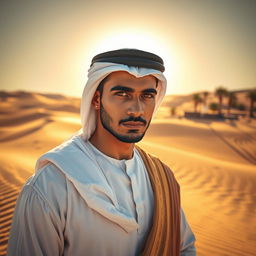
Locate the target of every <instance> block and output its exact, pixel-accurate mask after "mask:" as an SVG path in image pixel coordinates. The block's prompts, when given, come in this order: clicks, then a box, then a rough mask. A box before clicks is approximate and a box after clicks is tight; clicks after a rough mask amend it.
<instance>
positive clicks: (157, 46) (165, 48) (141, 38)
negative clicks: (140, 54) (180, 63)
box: [91, 29, 176, 77]
mask: <svg viewBox="0 0 256 256" xmlns="http://www.w3.org/2000/svg"><path fill="white" fill-rule="evenodd" d="M121 48H136V49H140V50H144V51H149V52H152V53H155V54H157V55H159V56H160V57H161V58H162V59H163V60H164V64H165V67H166V72H165V75H166V76H168V77H171V76H172V74H173V72H175V66H176V60H175V59H174V54H172V53H173V52H172V48H171V46H170V45H166V44H165V42H164V41H163V40H161V39H160V38H159V37H157V36H156V35H153V34H152V33H149V32H144V31H136V30H134V29H125V32H112V33H110V32H108V33H105V34H102V35H101V37H100V38H98V40H97V41H96V42H95V44H94V45H93V46H92V48H91V49H92V51H91V53H92V56H95V55H96V54H98V53H101V52H104V51H110V50H116V49H121Z"/></svg>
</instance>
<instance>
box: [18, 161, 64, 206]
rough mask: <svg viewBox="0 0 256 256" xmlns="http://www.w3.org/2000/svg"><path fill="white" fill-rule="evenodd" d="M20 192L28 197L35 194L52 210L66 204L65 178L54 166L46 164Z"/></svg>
mask: <svg viewBox="0 0 256 256" xmlns="http://www.w3.org/2000/svg"><path fill="white" fill-rule="evenodd" d="M22 192H24V193H25V192H26V193H28V194H30V196H31V194H37V196H39V197H40V199H41V200H42V201H44V202H45V203H47V204H49V206H51V207H52V208H59V207H62V206H63V205H64V204H66V196H65V195H66V193H67V181H66V177H65V175H64V174H63V173H62V172H61V171H60V170H59V169H58V168H57V167H56V166H55V165H54V164H52V163H48V164H47V165H45V166H44V167H43V168H41V169H40V170H38V171H37V172H36V174H35V175H34V176H32V177H31V178H29V180H28V181H27V182H26V184H25V186H24V188H23V191H22ZM22 192H21V193H22Z"/></svg>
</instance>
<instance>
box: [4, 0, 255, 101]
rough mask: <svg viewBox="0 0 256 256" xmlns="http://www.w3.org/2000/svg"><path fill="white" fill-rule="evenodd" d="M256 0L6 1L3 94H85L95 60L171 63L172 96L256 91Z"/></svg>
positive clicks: (167, 72) (169, 90) (167, 76)
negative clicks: (112, 53) (143, 55)
mask: <svg viewBox="0 0 256 256" xmlns="http://www.w3.org/2000/svg"><path fill="white" fill-rule="evenodd" d="M255 13H256V1H255V0H158V1H151V0H141V1H139V0H129V1H122V0H119V1H114V0H105V1H100V0H84V1H78V0H73V1H71V0H70V1H65V0H62V1H49V0H34V1H32V0H31V1H26V0H16V1H13V0H2V1H0V34H1V40H0V53H1V55H0V67H1V68H0V90H28V91H34V92H46V93H49V92H50V93H60V94H65V95H69V96H78V97H80V96H81V94H82V91H83V88H84V85H85V83H86V80H87V70H88V68H89V65H90V61H91V59H92V58H93V56H94V55H96V54H98V53H100V52H103V51H107V50H114V49H119V48H138V49H141V50H146V51H150V52H153V53H156V54H158V55H160V56H161V57H162V58H163V60H164V62H165V67H166V71H165V75H166V78H167V81H168V87H167V94H188V93H194V92H200V91H205V90H207V91H214V90H215V89H216V87H218V86H224V87H226V88H227V89H228V90H239V89H247V88H255V87H256V29H255V28H256V15H255Z"/></svg>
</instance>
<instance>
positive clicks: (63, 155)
mask: <svg viewBox="0 0 256 256" xmlns="http://www.w3.org/2000/svg"><path fill="white" fill-rule="evenodd" d="M81 149H82V150H81ZM85 151H86V148H85V147H83V146H82V145H81V141H80V139H79V137H78V136H74V137H73V138H71V139H70V140H69V141H67V142H65V143H63V144H61V145H60V146H58V147H56V148H54V149H53V150H51V151H49V152H48V153H46V154H44V155H43V156H41V157H40V158H39V159H38V161H37V163H36V168H35V169H36V172H39V171H40V170H42V168H43V167H44V166H45V165H46V164H48V163H49V162H50V163H53V164H54V165H55V166H57V167H58V168H59V170H60V171H61V172H63V174H64V175H65V176H66V178H67V179H68V180H70V181H71V182H72V184H73V185H74V186H75V188H76V189H77V191H78V192H79V194H80V195H81V197H82V198H83V199H84V201H85V202H86V204H87V205H88V207H90V208H91V209H93V210H95V211H96V212H98V213H99V214H101V215H102V216H104V217H105V218H107V219H109V220H110V221H112V222H114V223H116V224H117V225H119V226H120V227H121V228H123V229H124V230H125V231H126V232H128V233H129V232H132V231H134V230H136V229H137V228H138V226H139V225H138V223H137V222H136V219H135V218H134V217H133V216H129V215H128V214H127V213H126V212H125V211H124V210H123V209H122V208H121V207H120V206H119V204H118V202H117V198H116V196H115V194H114V193H113V191H112V189H111V187H110V186H109V184H108V183H107V180H106V178H105V176H104V175H103V174H102V172H101V170H100V168H99V167H98V166H97V165H96V163H95V161H93V160H94V159H93V156H90V153H89V152H85ZM73 163H76V164H75V165H74V164H73ZM84 172H86V173H87V174H86V175H84ZM85 176H86V179H85V178H84V177H85Z"/></svg>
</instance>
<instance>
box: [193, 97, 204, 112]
mask: <svg viewBox="0 0 256 256" xmlns="http://www.w3.org/2000/svg"><path fill="white" fill-rule="evenodd" d="M193 101H194V108H195V112H197V106H198V104H199V103H201V102H202V98H201V97H200V95H199V93H195V94H193Z"/></svg>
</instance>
